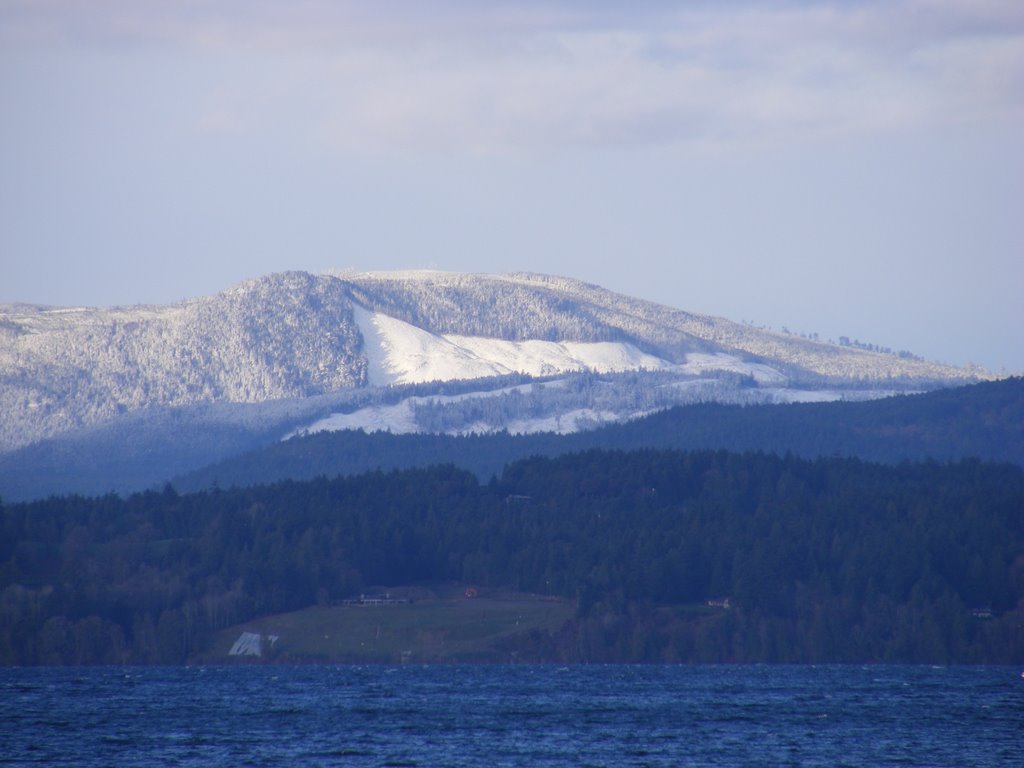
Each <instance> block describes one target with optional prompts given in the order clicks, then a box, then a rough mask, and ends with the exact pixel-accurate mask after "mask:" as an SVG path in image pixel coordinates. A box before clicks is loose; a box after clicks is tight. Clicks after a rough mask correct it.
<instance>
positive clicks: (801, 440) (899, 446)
mask: <svg viewBox="0 0 1024 768" xmlns="http://www.w3.org/2000/svg"><path fill="white" fill-rule="evenodd" d="M472 405H473V403H472V402H470V403H469V404H468V406H469V407H471V406H472ZM590 448H610V449H635V448H673V449H686V450H694V449H716V450H717V449H724V450H731V451H752V450H759V451H769V452H774V453H777V454H779V455H784V454H786V453H793V454H796V455H798V456H803V457H806V458H814V457H817V456H837V455H838V456H850V457H857V458H861V459H865V460H870V461H880V462H885V463H897V462H900V461H908V460H910V461H916V460H923V459H936V460H940V461H949V460H954V459H961V458H969V457H975V458H982V459H988V460H993V461H1008V462H1012V463H1014V464H1017V465H1019V466H1024V379H1021V378H1013V379H1004V380H1002V381H994V382H982V383H980V384H974V385H971V386H967V387H958V388H955V389H947V390H939V391H936V392H928V393H925V394H920V395H907V396H900V397H890V398H884V399H881V400H871V401H867V402H835V403H793V404H786V405H758V406H746V407H744V406H738V405H724V404H720V403H704V404H701V405H691V406H684V407H679V408H674V409H671V410H668V411H665V412H662V413H655V414H652V415H651V416H648V417H646V418H643V419H638V420H636V421H633V422H630V423H626V424H619V425H614V426H608V427H604V428H602V429H597V430H593V431H590V432H581V433H576V434H569V435H555V434H536V435H507V434H497V435H471V436H465V437H453V436H447V435H392V434H388V433H374V434H366V433H364V432H360V431H346V432H332V433H321V434H315V435H309V436H306V437H297V438H293V439H291V440H287V441H285V442H283V443H277V444H275V445H272V446H270V447H268V448H264V449H260V450H257V451H252V452H250V453H247V454H243V455H241V456H239V457H237V458H232V459H228V460H225V461H222V462H218V463H216V464H213V465H211V466H209V467H207V468H205V469H202V470H198V471H196V472H192V473H189V474H187V475H184V476H182V477H180V478H177V479H176V480H175V481H174V484H175V486H176V487H178V488H179V489H180V490H198V489H201V488H206V487H212V486H213V485H219V486H220V487H224V488H226V487H230V486H245V485H252V484H254V483H257V482H267V481H270V480H282V479H286V478H291V479H311V478H314V477H317V476H319V475H325V476H328V477H331V476H334V475H338V474H354V473H358V472H366V471H369V470H373V469H377V468H382V469H395V468H408V467H416V466H427V465H429V464H436V463H448V462H450V463H452V464H455V465H456V466H459V467H462V468H465V469H468V470H470V471H471V472H473V473H475V474H476V475H477V476H479V477H480V478H481V479H483V480H487V479H489V478H490V477H491V476H493V475H496V474H499V473H500V472H501V470H502V467H504V466H505V465H506V464H507V463H509V462H511V461H515V460H517V459H522V458H526V457H528V456H538V455H540V456H556V455H559V454H563V453H569V452H572V451H581V450H587V449H590Z"/></svg>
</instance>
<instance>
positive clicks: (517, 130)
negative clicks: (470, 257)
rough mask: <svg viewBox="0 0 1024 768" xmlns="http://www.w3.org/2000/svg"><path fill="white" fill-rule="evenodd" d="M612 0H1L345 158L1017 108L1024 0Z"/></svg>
mask: <svg viewBox="0 0 1024 768" xmlns="http://www.w3.org/2000/svg"><path fill="white" fill-rule="evenodd" d="M620 5H621V4H615V3H601V2H597V3H584V2H579V1H578V0H576V1H574V0H562V1H561V2H540V0H532V1H531V0H519V1H518V2H512V1H510V0H504V1H500V0H499V1H498V2H494V3H487V4H481V3H478V2H469V0H448V1H443V0H434V1H432V2H401V0H379V1H378V2H374V3H362V2H327V1H326V0H300V1H299V2H295V3H287V4H283V3H278V2H269V0H253V1H251V2H229V1H227V0H221V2H181V1H180V0H175V2H165V1H163V0H158V1H155V2H147V3H138V2H130V1H129V0H95V2H91V3H89V4H83V3H78V2H71V1H70V0H50V1H49V2H46V1H45V0H44V2H32V3H29V2H11V3H8V4H7V5H5V6H3V10H2V12H0V13H2V15H0V27H3V28H4V29H6V30H7V31H6V32H5V33H4V40H6V41H7V42H9V43H12V44H20V45H27V44H40V45H42V44H47V45H64V46H85V47H94V48H95V47H100V48H104V49H107V50H112V51H115V52H116V51H120V52H121V53H120V54H119V55H125V56H130V55H131V54H130V51H132V50H135V49H139V48H141V49H148V48H153V47H166V48H170V49H173V50H175V51H178V52H179V54H180V55H184V56H199V57H211V58H215V59H218V60H221V61H223V62H226V63H225V67H226V68H228V69H230V68H231V66H232V62H234V63H235V66H236V69H237V70H238V73H237V75H236V76H234V77H233V78H232V89H233V90H232V97H231V101H232V103H231V104H227V105H223V106H220V107H218V106H216V105H215V106H214V107H212V108H211V107H210V106H209V105H207V107H206V110H205V113H204V116H202V117H197V124H198V123H200V122H202V120H205V121H206V124H209V123H210V114H213V115H215V116H216V118H217V119H216V121H215V123H216V124H217V125H220V124H222V123H226V122H228V121H229V117H230V116H231V115H235V114H245V115H246V122H247V123H248V125H249V126H250V129H251V130H253V131H259V130H261V127H260V126H261V125H263V124H265V123H266V122H267V121H269V120H275V119H276V120H282V119H283V120H288V121H290V122H291V123H292V124H293V125H294V126H295V128H296V130H299V131H301V132H303V133H305V134H307V135H309V136H311V137H314V138H315V139H316V140H318V141H322V142H327V143H329V144H330V145H331V146H333V147H335V148H336V149H338V150H340V151H345V152H349V151H351V152H364V151H383V152H387V151H392V150H396V149H399V150H422V149H431V150H438V149H440V150H456V151H461V150H467V149H468V150H470V151H476V152H484V153H488V152H506V151H514V152H516V151H537V150H541V151H543V150H546V149H552V148H565V147H621V146H628V147H646V146H652V145H653V146H664V145H674V146H689V145H698V146H723V147H732V146H736V145H747V146H757V145H764V144H767V145H769V146H776V145H778V144H780V143H782V144H785V143H789V142H803V141H808V140H819V139H830V138H834V137H845V136H850V135H854V136H865V135H867V136H870V135H875V134H878V133H886V132H893V131H913V130H919V129H921V128H927V127H930V126H934V125H937V124H938V125H942V124H949V123H957V122H960V123H963V122H967V123H970V122H971V121H977V120H986V121H988V120H1004V121H1005V120H1010V121H1017V122H1019V121H1020V120H1021V109H1022V106H1021V105H1022V104H1024V98H1022V95H1024V6H1022V5H1021V4H1020V3H1019V2H1016V0H1006V1H999V0H893V1H892V2H834V3H800V2H790V3H744V2H738V3H695V4H678V3H669V2H641V3H637V4H630V6H629V8H628V9H626V10H623V9H622V7H620ZM86 6H87V10H86ZM246 71H251V72H252V76H251V77H250V78H247V77H246V76H245V72H246ZM206 85H207V84H203V83H200V84H197V87H199V88H203V87H206ZM210 85H211V87H213V86H215V85H216V84H210ZM268 91H269V92H270V93H271V98H268V96H267V94H268ZM268 104H273V110H274V115H262V112H263V110H265V109H267V108H268V107H267V105H268ZM211 109H212V112H211ZM261 115H262V116H261ZM234 120H235V118H233V117H231V121H234ZM234 127H235V126H234V125H233V128H234Z"/></svg>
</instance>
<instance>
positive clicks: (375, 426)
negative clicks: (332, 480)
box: [282, 381, 562, 440]
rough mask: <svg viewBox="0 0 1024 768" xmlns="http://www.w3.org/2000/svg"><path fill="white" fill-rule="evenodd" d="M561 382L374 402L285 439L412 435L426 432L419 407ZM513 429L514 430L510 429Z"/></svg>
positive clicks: (484, 428)
mask: <svg viewBox="0 0 1024 768" xmlns="http://www.w3.org/2000/svg"><path fill="white" fill-rule="evenodd" d="M561 385H562V382H560V381H550V382H544V383H537V384H520V385H519V386H516V387H504V388H501V389H493V390H485V391H481V392H466V393H464V394H461V395H426V396H414V397H407V398H405V399H404V400H402V401H401V402H399V403H395V404H393V405H373V406H368V407H366V408H360V409H358V410H356V411H353V412H351V413H332V414H331V415H330V416H326V417H324V418H322V419H319V420H317V421H315V422H313V423H312V424H310V425H309V426H306V427H302V428H300V429H296V430H294V431H293V432H289V433H288V434H287V435H285V436H284V437H283V438H282V439H283V440H287V439H288V438H291V437H295V436H297V435H307V434H313V433H315V432H337V431H340V430H344V429H361V430H363V431H364V432H391V433H392V434H395V435H410V434H415V433H418V432H422V431H423V430H422V429H420V427H419V425H418V424H417V423H416V412H415V409H416V406H418V405H426V404H428V403H429V404H435V405H444V404H449V403H457V402H464V401H466V400H474V399H480V398H489V397H498V396H500V395H504V394H509V393H511V392H520V393H523V394H527V393H529V392H530V391H531V389H532V388H533V387H558V386H561ZM494 431H496V428H495V427H494V426H493V425H487V424H482V423H481V424H478V425H474V426H471V427H468V428H464V429H460V430H457V431H452V432H450V434H470V433H473V432H478V433H483V432H494ZM509 431H510V432H512V431H513V430H512V429H511V428H509ZM518 431H520V432H538V431H543V430H542V429H540V428H538V429H530V428H529V427H528V426H527V425H526V424H525V422H524V424H523V425H522V427H521V428H520V429H519V430H518Z"/></svg>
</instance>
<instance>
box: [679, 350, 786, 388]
mask: <svg viewBox="0 0 1024 768" xmlns="http://www.w3.org/2000/svg"><path fill="white" fill-rule="evenodd" d="M676 370H678V371H679V372H680V373H687V374H690V375H693V376H700V375H701V374H704V373H707V372H708V371H734V372H736V373H741V374H743V375H744V376H753V378H754V381H756V382H757V383H758V384H759V385H765V384H774V385H779V384H785V383H786V382H787V379H786V376H785V375H784V374H782V373H780V372H779V371H777V370H775V369H774V368H772V367H771V366H770V365H765V364H763V363H750V362H746V361H744V360H740V359H739V358H738V357H735V356H734V355H727V354H725V353H724V352H718V353H716V354H711V355H709V354H704V353H701V352H691V353H689V354H688V355H687V356H686V362H685V363H683V364H682V365H679V366H677V367H676Z"/></svg>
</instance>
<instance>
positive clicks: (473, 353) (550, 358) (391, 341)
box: [353, 306, 671, 386]
mask: <svg viewBox="0 0 1024 768" xmlns="http://www.w3.org/2000/svg"><path fill="white" fill-rule="evenodd" d="M353 314H354V317H355V321H356V324H357V325H358V326H359V331H360V333H362V335H363V340H364V353H365V355H366V359H367V378H368V383H369V384H370V385H371V386H383V385H388V384H419V383H423V382H429V381H453V380H457V379H481V378H486V377H491V376H504V375H507V374H510V373H524V374H527V375H530V376H552V375H556V374H559V373H568V372H570V371H594V372H596V373H613V372H620V371H636V370H642V369H646V370H663V369H666V368H669V367H671V364H670V363H668V362H667V361H665V360H663V359H661V358H660V357H655V356H654V355H649V354H647V353H645V352H641V351H640V350H639V349H637V348H636V347H634V346H633V345H632V344H625V343H619V342H587V343H584V342H556V341H540V340H533V339H531V340H526V341H506V340H504V339H489V338H483V337H478V336H455V335H451V336H442V335H438V334H434V333H430V332H429V331H425V330H423V329H421V328H417V327H416V326H414V325H410V324H409V323H406V322H404V321H402V320H398V319H396V318H394V317H389V316H388V315H384V314H381V313H379V312H371V311H369V310H367V309H364V308H363V307H359V306H356V307H354V313H353Z"/></svg>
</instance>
